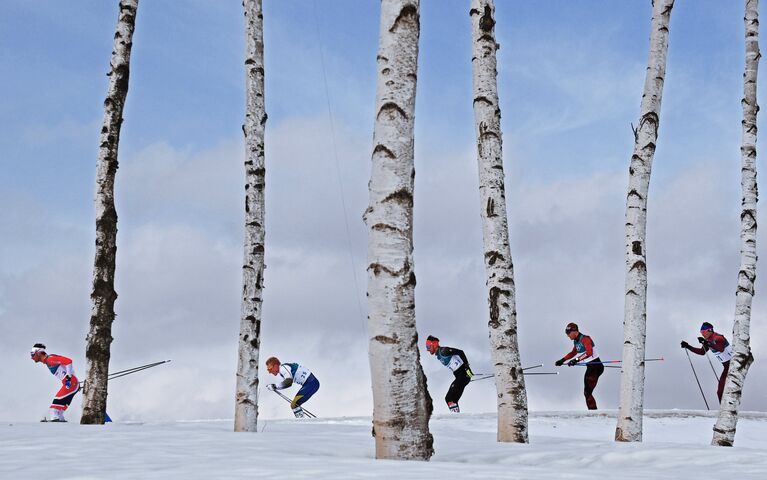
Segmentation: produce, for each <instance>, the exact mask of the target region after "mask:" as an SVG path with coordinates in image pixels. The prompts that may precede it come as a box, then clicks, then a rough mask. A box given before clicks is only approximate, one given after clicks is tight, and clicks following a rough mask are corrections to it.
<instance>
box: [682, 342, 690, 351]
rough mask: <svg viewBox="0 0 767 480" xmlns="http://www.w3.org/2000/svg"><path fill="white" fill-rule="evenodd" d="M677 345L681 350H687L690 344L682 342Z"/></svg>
mask: <svg viewBox="0 0 767 480" xmlns="http://www.w3.org/2000/svg"><path fill="white" fill-rule="evenodd" d="M679 345H680V346H681V347H682V348H686V349H689V348H690V344H689V343H687V342H684V341H683V342H682V343H680V344H679Z"/></svg>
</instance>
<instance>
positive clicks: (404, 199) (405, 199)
mask: <svg viewBox="0 0 767 480" xmlns="http://www.w3.org/2000/svg"><path fill="white" fill-rule="evenodd" d="M382 202H396V203H399V204H400V205H402V206H404V207H407V208H413V194H412V193H411V192H409V191H408V190H407V189H404V188H400V189H399V190H397V191H396V192H394V193H392V194H390V195H388V196H387V197H386V198H384V199H383V200H382Z"/></svg>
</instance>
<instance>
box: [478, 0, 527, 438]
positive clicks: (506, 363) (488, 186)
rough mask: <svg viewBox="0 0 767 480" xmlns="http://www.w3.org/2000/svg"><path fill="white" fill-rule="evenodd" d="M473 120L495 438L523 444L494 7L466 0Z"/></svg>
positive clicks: (487, 0)
mask: <svg viewBox="0 0 767 480" xmlns="http://www.w3.org/2000/svg"><path fill="white" fill-rule="evenodd" d="M469 16H470V17H471V26H472V57H471V63H472V71H473V74H474V82H473V84H474V123H475V131H476V135H477V162H478V167H479V197H480V206H481V208H480V213H481V216H482V236H483V239H484V250H485V272H486V274H487V282H486V285H487V288H488V302H489V304H490V320H489V321H488V327H489V329H490V345H491V355H492V359H493V364H494V366H495V389H496V391H497V392H498V397H497V404H498V441H499V442H519V443H527V441H528V436H527V392H526V391H525V379H524V376H523V374H522V366H521V363H520V359H519V345H518V343H517V309H516V302H515V286H514V264H513V263H512V261H511V247H510V246H509V229H508V222H507V215H506V194H505V187H504V173H503V150H502V141H501V107H500V105H499V104H498V82H497V78H496V77H497V71H496V53H495V52H496V50H497V49H498V48H499V45H498V44H497V43H496V41H495V18H494V17H495V6H494V5H493V1H492V0H471V7H470V10H469Z"/></svg>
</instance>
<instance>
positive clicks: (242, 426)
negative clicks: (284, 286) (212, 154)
mask: <svg viewBox="0 0 767 480" xmlns="http://www.w3.org/2000/svg"><path fill="white" fill-rule="evenodd" d="M242 6H243V8H244V10H245V41H246V51H245V71H246V76H245V95H246V100H245V102H246V105H245V125H243V128H242V131H243V133H244V134H245V179H246V184H245V242H244V260H243V265H242V307H241V314H240V340H239V349H238V361H237V392H236V394H235V412H234V431H235V432H257V431H258V430H257V427H258V354H259V348H260V346H261V308H262V303H263V299H262V291H263V286H264V238H265V235H266V232H265V229H264V213H265V206H264V186H265V182H266V168H265V162H264V130H265V125H266V108H265V103H264V17H263V10H262V8H261V7H262V5H261V0H244V1H243V3H242Z"/></svg>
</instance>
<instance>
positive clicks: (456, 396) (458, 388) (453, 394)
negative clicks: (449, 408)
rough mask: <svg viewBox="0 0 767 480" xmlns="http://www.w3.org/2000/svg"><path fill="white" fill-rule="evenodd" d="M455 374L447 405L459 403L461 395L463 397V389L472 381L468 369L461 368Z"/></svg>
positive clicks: (448, 392)
mask: <svg viewBox="0 0 767 480" xmlns="http://www.w3.org/2000/svg"><path fill="white" fill-rule="evenodd" d="M454 374H455V380H453V383H451V384H450V388H449V389H448V391H447V395H445V402H447V403H451V402H454V403H458V400H460V399H461V395H463V389H464V388H466V385H468V384H469V382H470V381H471V377H469V375H468V374H467V372H466V368H460V369H458V370H456V371H455V372H454Z"/></svg>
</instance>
